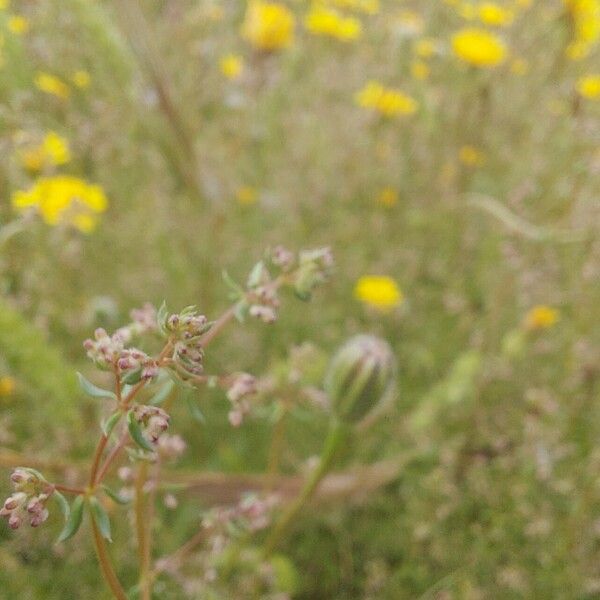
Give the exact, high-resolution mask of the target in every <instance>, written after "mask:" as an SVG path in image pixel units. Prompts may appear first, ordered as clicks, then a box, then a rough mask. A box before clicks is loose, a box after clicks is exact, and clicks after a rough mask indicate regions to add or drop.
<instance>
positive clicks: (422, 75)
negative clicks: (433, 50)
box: [410, 60, 429, 80]
mask: <svg viewBox="0 0 600 600" xmlns="http://www.w3.org/2000/svg"><path fill="white" fill-rule="evenodd" d="M410 73H411V75H412V76H413V77H414V78H415V79H419V80H423V79H427V78H428V77H429V67H428V66H427V63H425V62H423V61H422V60H415V61H413V62H412V64H411V65H410Z"/></svg>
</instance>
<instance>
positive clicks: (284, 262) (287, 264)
mask: <svg viewBox="0 0 600 600" xmlns="http://www.w3.org/2000/svg"><path fill="white" fill-rule="evenodd" d="M271 262H272V263H273V264H274V265H275V266H276V267H279V268H280V269H281V270H282V271H283V272H284V273H287V272H288V271H291V270H292V269H293V268H294V266H295V264H296V255H295V254H294V253H293V252H292V251H291V250H288V249H287V248H284V247H283V246H276V247H275V248H273V250H271Z"/></svg>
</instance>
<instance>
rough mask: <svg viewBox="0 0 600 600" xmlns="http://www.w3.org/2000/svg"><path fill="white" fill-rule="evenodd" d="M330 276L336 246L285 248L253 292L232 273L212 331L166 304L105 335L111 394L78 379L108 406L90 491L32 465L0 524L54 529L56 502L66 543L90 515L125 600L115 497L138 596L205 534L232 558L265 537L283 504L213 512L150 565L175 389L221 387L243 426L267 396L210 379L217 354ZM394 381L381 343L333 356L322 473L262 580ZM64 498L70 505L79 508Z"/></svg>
mask: <svg viewBox="0 0 600 600" xmlns="http://www.w3.org/2000/svg"><path fill="white" fill-rule="evenodd" d="M332 266H333V260H332V256H331V253H330V251H329V249H328V248H321V249H317V250H312V251H308V252H300V253H299V254H298V255H296V254H294V253H292V252H290V251H289V250H287V249H285V248H282V247H278V248H275V249H274V250H273V251H270V252H268V253H267V254H266V256H265V258H264V259H263V260H261V261H259V262H258V263H257V264H256V265H255V266H254V267H253V269H252V270H251V272H250V275H249V277H248V280H247V282H246V285H245V286H241V285H238V284H237V283H236V282H235V281H233V280H232V279H231V278H230V277H229V276H228V275H227V274H224V279H225V281H226V282H227V284H228V285H229V287H230V289H231V297H232V300H233V304H232V306H231V307H230V308H229V309H228V310H226V311H225V312H224V313H223V314H222V315H221V316H220V317H219V318H218V319H216V320H215V321H209V320H208V319H207V317H205V316H204V315H202V314H201V313H200V312H199V311H198V309H197V308H196V307H195V306H188V307H186V308H184V309H183V310H181V311H180V312H178V313H171V312H170V311H169V310H168V309H167V307H166V306H165V304H163V305H162V306H161V307H160V309H159V310H155V309H154V308H153V307H152V306H151V305H149V304H148V305H145V306H144V307H143V308H141V309H138V310H134V311H133V312H132V315H131V316H132V322H131V323H130V324H129V325H127V326H125V327H122V328H120V329H118V330H117V331H116V332H114V333H112V334H109V333H107V332H106V331H105V330H104V329H97V330H96V331H95V332H94V336H93V338H91V339H88V340H86V341H85V342H84V348H85V350H86V351H87V355H88V357H89V358H90V359H91V360H92V361H93V362H94V364H95V366H96V367H97V368H98V369H100V370H102V371H107V372H109V373H110V374H111V375H112V381H113V386H112V389H104V388H101V387H98V386H96V385H95V384H93V383H91V382H90V381H89V380H88V379H86V378H85V377H84V376H83V375H81V374H79V381H80V384H81V387H82V389H83V391H84V392H85V393H87V394H88V395H90V396H92V397H94V398H98V399H103V400H106V401H107V402H108V403H110V410H109V411H108V416H107V417H105V418H104V419H103V420H102V421H101V423H100V433H99V439H98V442H97V444H96V449H95V451H94V454H93V456H92V458H91V460H90V466H89V473H88V478H87V482H86V483H85V484H83V485H81V487H70V486H66V485H62V484H61V483H58V482H54V481H48V480H47V479H46V478H45V477H44V475H42V474H41V473H40V472H39V471H37V470H35V469H32V468H30V467H19V468H16V469H15V470H14V471H13V473H12V475H11V481H12V484H13V486H14V492H13V494H12V495H11V496H10V497H9V498H8V499H7V500H6V501H5V502H4V506H3V507H2V509H0V515H1V516H3V517H5V518H6V519H7V521H8V524H9V526H10V527H11V528H12V529H18V528H19V527H20V526H21V525H23V524H24V523H26V522H28V523H29V524H30V525H31V526H32V527H38V526H39V525H41V524H42V523H44V522H45V521H46V520H47V519H48V517H49V514H50V504H51V502H52V501H55V502H56V504H58V505H59V507H60V509H61V510H62V512H63V514H64V520H65V524H64V528H63V529H62V532H61V533H60V535H59V537H58V542H65V541H66V540H68V539H69V538H71V537H73V536H74V535H75V534H76V533H77V532H78V530H79V528H80V526H81V523H82V521H83V519H84V516H87V518H88V519H89V522H90V528H91V533H92V537H93V542H94V546H95V550H96V555H97V558H98V562H99V565H100V569H101V571H102V574H103V576H104V578H105V580H106V583H107V585H108V586H109V588H110V590H111V591H112V594H113V595H114V597H115V598H118V599H120V600H123V599H125V598H127V597H128V594H127V593H126V591H125V588H124V585H123V583H122V582H121V581H120V580H119V578H118V577H117V574H116V572H115V568H114V566H113V563H112V561H111V558H110V556H109V553H108V549H107V545H106V542H107V541H108V542H110V541H112V540H111V529H112V524H111V519H110V518H109V515H108V512H107V510H106V508H105V502H106V499H110V500H112V501H113V502H116V503H117V504H128V503H130V502H132V503H133V512H134V515H135V530H136V536H137V545H138V553H139V583H138V584H137V586H136V587H134V588H133V590H134V591H137V593H138V594H139V597H140V598H142V599H143V600H148V599H149V598H151V595H152V590H153V584H154V581H155V579H156V577H157V576H158V574H159V573H160V572H168V571H172V570H173V569H174V568H176V567H177V566H178V565H179V563H180V562H181V561H183V560H184V559H185V558H186V555H187V550H188V549H189V548H192V547H194V546H195V545H196V544H197V543H198V542H199V541H200V540H203V539H204V538H205V537H207V533H206V532H207V530H208V531H210V532H211V533H210V535H209V536H208V537H209V539H210V540H211V542H210V543H211V544H212V546H213V548H223V547H224V546H225V545H226V543H227V542H226V541H227V535H229V533H230V532H231V531H232V530H236V531H240V530H243V531H245V532H246V535H251V534H252V533H254V532H256V531H259V530H261V529H264V528H265V527H267V526H268V525H269V522H270V514H271V512H272V511H273V510H274V509H275V507H276V505H277V496H276V494H275V495H274V494H268V495H267V496H266V497H264V498H260V497H257V496H247V497H245V498H243V499H242V500H241V501H240V503H239V505H238V506H236V507H234V508H228V509H215V510H214V511H213V512H212V513H210V514H209V515H208V516H206V517H205V519H204V521H203V529H202V530H201V531H200V532H199V537H198V540H196V541H194V539H192V540H190V541H189V542H188V543H187V544H186V545H184V547H182V549H181V550H180V551H178V552H175V553H174V554H173V555H171V556H169V557H166V558H163V559H160V560H158V561H157V562H155V563H154V564H153V563H152V539H151V536H152V527H151V524H150V522H151V517H150V516H149V515H150V514H151V509H152V507H151V506H150V504H151V498H152V497H151V496H150V495H149V493H148V489H149V487H148V482H149V469H151V468H152V467H153V465H156V464H162V463H164V462H168V460H169V459H170V458H173V457H174V456H177V455H178V454H179V453H181V451H182V450H183V449H184V448H185V443H184V442H183V440H182V439H181V438H180V437H179V436H178V435H172V434H169V433H167V431H168V430H169V429H170V427H171V418H170V416H169V414H168V412H167V410H166V406H167V405H166V403H165V400H166V399H167V398H168V397H170V396H171V392H172V391H173V388H174V387H175V386H184V387H187V388H190V387H198V386H205V385H207V386H212V387H220V388H223V389H224V390H225V391H226V394H227V397H228V399H229V401H230V402H231V410H230V413H229V420H230V423H231V424H232V425H233V426H239V425H240V424H241V422H242V420H243V418H244V417H245V415H246V414H248V413H249V412H250V411H251V409H252V406H253V404H252V399H253V398H256V397H257V395H258V392H259V390H258V385H257V379H256V378H255V377H254V376H252V375H250V374H248V373H227V374H219V375H216V374H207V373H206V372H205V369H204V357H205V353H206V352H207V348H208V347H209V345H210V344H211V342H212V341H213V340H214V339H215V338H216V337H217V336H218V335H219V334H221V333H222V332H223V330H224V328H225V326H226V325H227V324H228V323H229V322H231V321H232V320H234V319H236V318H237V319H238V320H239V321H243V320H244V319H245V318H246V317H247V316H249V317H253V318H257V319H260V320H262V321H263V322H265V323H272V322H273V321H274V320H275V319H276V318H277V312H278V310H279V306H280V300H279V292H280V290H281V289H282V288H291V289H292V290H293V291H294V293H295V294H296V295H297V296H298V297H299V298H300V299H302V300H308V299H309V298H310V296H311V293H312V291H313V289H314V288H315V287H316V286H317V285H318V284H320V283H322V282H323V281H325V280H326V279H327V278H328V277H329V275H330V273H331V270H332ZM148 336H150V337H155V338H158V339H159V340H160V344H161V346H162V347H161V349H160V350H159V351H158V352H156V353H147V352H145V351H144V350H141V349H139V348H137V347H136V346H134V344H136V343H137V342H138V341H140V340H141V339H142V338H144V337H148ZM394 380H395V367H394V358H393V355H392V353H391V350H390V348H389V346H388V345H387V344H386V343H385V342H383V341H382V340H379V339H377V338H374V337H372V336H364V335H363V336H358V337H356V338H353V339H352V340H350V341H349V342H348V343H347V344H346V345H345V346H343V347H342V349H341V350H340V351H339V352H338V353H337V354H336V355H335V356H334V358H333V359H332V361H331V364H330V367H329V371H328V375H327V378H326V382H325V392H326V393H327V394H328V396H329V400H328V402H329V411H330V419H331V426H330V432H329V435H328V438H327V440H326V442H325V445H324V449H323V453H322V456H321V460H320V463H319V464H318V466H317V467H316V468H315V469H314V470H313V472H312V473H311V474H310V475H309V476H308V478H307V480H306V482H305V484H304V487H303V489H302V490H301V492H300V494H299V495H298V497H297V498H296V500H295V501H294V502H292V503H291V504H290V506H289V507H288V508H287V509H286V510H284V511H283V513H282V515H281V516H280V518H279V520H278V521H277V522H276V523H275V526H274V527H273V529H272V530H271V532H270V534H269V535H268V536H267V539H266V542H265V543H264V546H263V548H262V550H259V551H257V552H256V551H255V552H254V554H252V553H250V554H248V553H247V554H246V555H245V557H246V558H245V560H246V561H247V562H248V564H249V565H250V568H254V569H255V570H256V571H258V565H259V563H260V560H267V559H269V558H270V557H271V556H272V553H273V551H274V550H275V548H276V547H277V545H278V544H279V543H280V541H281V539H282V537H283V536H284V534H285V533H286V532H287V530H288V528H289V526H290V524H291V523H292V521H293V519H294V517H295V516H296V515H297V514H298V512H299V511H300V510H301V508H302V507H303V506H304V504H305V503H306V502H307V501H308V500H309V498H310V497H311V495H312V494H313V492H314V491H315V489H316V488H317V486H318V484H319V482H320V481H321V479H322V478H323V476H324V475H325V474H326V473H327V471H328V470H329V469H330V468H331V466H332V464H333V459H334V457H335V455H336V451H337V449H338V448H339V446H340V444H341V442H342V441H343V440H344V439H347V436H348V435H350V434H351V431H352V426H353V425H354V424H356V423H357V422H358V421H361V420H364V419H368V418H369V415H370V414H374V413H376V412H378V411H377V410H375V409H376V408H377V406H380V405H381V404H382V402H383V401H384V400H385V399H386V398H389V397H390V395H391V394H392V391H393V388H394ZM125 452H126V453H127V454H128V455H129V459H130V461H131V463H132V465H133V466H130V467H121V468H120V469H119V470H118V474H119V476H120V478H121V480H123V481H128V482H131V484H132V489H131V494H127V495H123V493H122V492H116V491H114V490H112V489H111V488H110V487H108V486H107V485H106V484H105V480H106V479H107V477H108V476H109V474H111V473H112V471H113V470H114V467H115V466H116V460H117V458H119V457H120V456H121V454H123V453H125ZM153 483H154V484H155V483H156V482H153ZM66 496H69V497H72V501H71V502H69V501H68V500H67V499H66ZM173 502H175V500H173ZM203 565H204V567H205V569H207V570H209V569H211V568H212V567H211V566H210V559H207V560H206V561H205V563H203Z"/></svg>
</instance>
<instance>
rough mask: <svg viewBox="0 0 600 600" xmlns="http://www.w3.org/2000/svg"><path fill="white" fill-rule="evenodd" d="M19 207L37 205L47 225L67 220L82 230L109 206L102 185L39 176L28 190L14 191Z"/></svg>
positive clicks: (59, 176) (63, 177) (26, 207)
mask: <svg viewBox="0 0 600 600" xmlns="http://www.w3.org/2000/svg"><path fill="white" fill-rule="evenodd" d="M12 204H13V206H14V207H15V208H16V209H17V210H18V211H26V210H29V209H32V208H34V209H36V210H37V212H38V213H39V214H40V215H41V217H42V218H43V219H44V221H45V222H46V223H47V224H48V225H60V224H68V225H72V226H74V227H76V228H77V229H79V230H80V231H82V232H83V233H89V232H90V231H92V230H93V229H94V227H95V226H96V222H97V215H98V214H99V213H102V212H104V211H105V210H106V209H107V207H108V200H107V199H106V196H105V194H104V191H103V190H102V188H101V187H100V186H98V185H91V184H89V183H87V182H85V181H84V180H82V179H79V178H77V177H70V176H66V175H57V176H55V177H40V178H39V179H38V180H37V181H36V182H35V183H34V184H33V186H31V188H29V189H28V190H27V191H18V192H15V193H14V194H13V196H12Z"/></svg>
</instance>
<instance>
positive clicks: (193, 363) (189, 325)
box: [164, 307, 211, 375]
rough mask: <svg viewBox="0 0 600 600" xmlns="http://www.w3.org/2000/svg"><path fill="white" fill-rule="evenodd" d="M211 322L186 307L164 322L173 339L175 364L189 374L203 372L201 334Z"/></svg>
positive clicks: (208, 327)
mask: <svg viewBox="0 0 600 600" xmlns="http://www.w3.org/2000/svg"><path fill="white" fill-rule="evenodd" d="M210 326H211V324H210V323H209V321H208V319H207V318H206V317H205V316H204V315H200V314H198V313H197V312H196V310H195V309H194V307H188V308H186V309H184V310H183V311H182V312H181V313H179V314H175V315H170V316H169V317H168V318H167V319H166V322H165V324H164V327H165V330H166V331H167V332H168V333H169V334H170V335H171V337H172V338H173V339H174V343H173V354H172V356H171V358H172V360H173V362H174V363H175V365H176V366H177V367H178V368H179V369H180V370H183V371H184V372H185V373H189V374H190V375H201V374H202V372H203V364H202V362H203V359H204V349H203V348H202V335H203V334H204V333H206V332H207V331H208V329H210Z"/></svg>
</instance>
